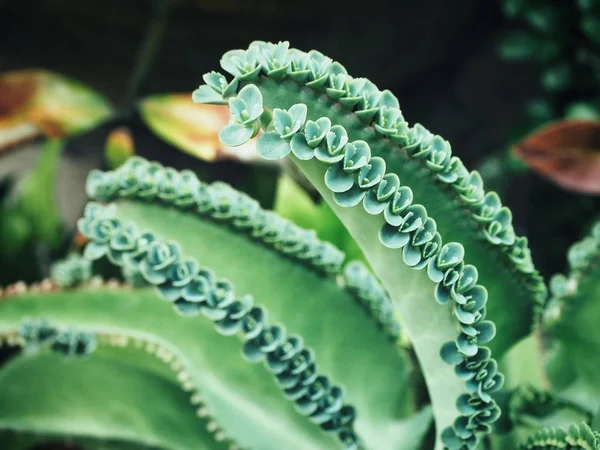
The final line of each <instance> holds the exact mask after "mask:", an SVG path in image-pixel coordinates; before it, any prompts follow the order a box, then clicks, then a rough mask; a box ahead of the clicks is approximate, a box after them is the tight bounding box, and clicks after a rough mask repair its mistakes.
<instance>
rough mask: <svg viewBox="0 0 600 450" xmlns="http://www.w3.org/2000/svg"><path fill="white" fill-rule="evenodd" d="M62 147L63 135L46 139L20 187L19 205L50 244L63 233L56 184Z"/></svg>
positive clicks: (36, 233)
mask: <svg viewBox="0 0 600 450" xmlns="http://www.w3.org/2000/svg"><path fill="white" fill-rule="evenodd" d="M62 149H63V141H62V140H60V139H51V140H49V141H48V142H47V143H45V144H44V147H43V149H42V151H41V152H40V157H39V160H38V161H37V164H36V166H35V168H34V169H33V171H32V172H31V173H30V174H29V175H28V176H27V178H26V179H25V180H23V182H22V184H21V185H20V186H19V187H18V188H17V189H19V192H18V199H17V205H18V209H19V210H20V211H21V212H22V213H23V214H24V216H25V217H27V218H28V220H29V222H30V224H31V228H32V231H33V234H34V235H35V237H36V238H37V239H39V240H41V241H43V242H44V243H46V244H47V245H49V246H53V245H55V244H57V241H58V239H59V236H60V228H61V227H60V223H61V220H60V212H59V210H58V207H57V202H56V198H55V193H56V192H55V188H56V176H57V173H58V166H59V163H60V156H61V153H62Z"/></svg>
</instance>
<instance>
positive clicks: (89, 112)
mask: <svg viewBox="0 0 600 450" xmlns="http://www.w3.org/2000/svg"><path fill="white" fill-rule="evenodd" d="M111 112H112V107H111V105H110V104H109V102H108V101H107V100H106V99H105V98H104V97H103V96H101V95H100V94H99V93H97V92H95V91H94V90H92V89H90V88H89V87H87V86H85V85H84V84H82V83H80V82H78V81H75V80H72V79H70V78H67V77H64V76H62V75H59V74H55V73H52V72H49V71H45V70H21V71H15V72H7V73H4V74H1V75H0V151H1V150H2V149H4V148H7V147H8V146H10V145H13V144H15V143H18V142H20V141H23V140H27V139H31V138H34V137H37V136H40V135H46V136H49V137H60V136H68V135H72V134H76V133H80V132H82V131H85V130H87V129H90V128H93V127H95V126H97V125H98V124H99V123H101V122H102V121H104V120H105V119H106V118H107V117H108V116H109V115H110V114H111Z"/></svg>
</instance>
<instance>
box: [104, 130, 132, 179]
mask: <svg viewBox="0 0 600 450" xmlns="http://www.w3.org/2000/svg"><path fill="white" fill-rule="evenodd" d="M134 154H135V143H134V142H133V136H132V135H131V132H130V131H129V129H127V128H125V127H120V128H116V129H114V130H113V131H111V132H110V134H109V135H108V138H107V139H106V146H105V149H104V158H105V159H106V163H107V165H108V167H109V168H110V169H116V168H117V167H119V166H120V165H121V164H123V163H124V162H125V161H127V159H128V158H129V157H131V156H132V155H134Z"/></svg>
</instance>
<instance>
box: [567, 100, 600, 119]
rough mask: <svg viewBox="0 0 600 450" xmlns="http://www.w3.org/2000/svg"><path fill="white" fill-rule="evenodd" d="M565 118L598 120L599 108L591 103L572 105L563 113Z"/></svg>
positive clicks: (599, 115) (599, 116) (599, 117)
mask: <svg viewBox="0 0 600 450" xmlns="http://www.w3.org/2000/svg"><path fill="white" fill-rule="evenodd" d="M565 118H566V119H569V120H600V108H599V107H598V105H597V104H595V103H592V102H577V103H572V104H570V105H569V106H568V107H567V110H566V111H565Z"/></svg>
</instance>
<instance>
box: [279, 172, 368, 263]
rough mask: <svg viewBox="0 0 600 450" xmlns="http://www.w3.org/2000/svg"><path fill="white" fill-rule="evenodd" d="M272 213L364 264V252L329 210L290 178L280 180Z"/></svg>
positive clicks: (328, 207)
mask: <svg viewBox="0 0 600 450" xmlns="http://www.w3.org/2000/svg"><path fill="white" fill-rule="evenodd" d="M273 209H274V210H275V211H276V212H277V213H278V214H279V215H281V216H283V217H285V218H286V219H290V220H291V221H293V222H295V223H296V224H297V225H300V226H301V227H303V228H312V229H314V230H315V231H316V232H317V236H319V238H320V239H323V240H325V241H328V242H331V243H332V244H334V245H335V246H336V247H338V248H340V249H341V250H343V251H344V253H346V257H347V259H348V260H351V259H360V260H362V261H365V262H366V259H365V257H364V255H363V252H362V251H361V250H360V248H359V247H358V245H357V244H356V241H355V240H354V239H353V238H352V236H351V235H350V233H348V231H347V230H346V227H344V225H343V224H342V222H341V221H340V219H338V217H337V216H336V215H335V213H334V212H333V211H332V210H331V207H330V206H329V205H328V204H327V203H326V202H321V203H320V204H317V203H315V202H314V201H313V200H312V199H311V198H310V196H309V195H308V194H307V193H306V191H304V190H303V189H302V188H301V187H300V186H299V185H298V184H297V183H296V182H294V180H293V179H292V178H291V177H289V176H285V175H284V176H282V177H280V179H279V183H278V185H277V193H276V195H275V205H274V208H273Z"/></svg>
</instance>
